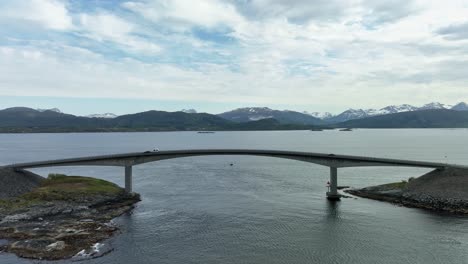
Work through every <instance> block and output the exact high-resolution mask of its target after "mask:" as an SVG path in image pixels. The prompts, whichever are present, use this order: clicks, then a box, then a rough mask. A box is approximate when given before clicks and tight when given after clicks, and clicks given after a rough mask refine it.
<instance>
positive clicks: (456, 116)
mask: <svg viewBox="0 0 468 264" xmlns="http://www.w3.org/2000/svg"><path fill="white" fill-rule="evenodd" d="M335 126H337V127H352V128H468V111H455V110H448V109H430V110H419V111H412V112H402V113H395V114H388V115H380V116H373V117H367V118H362V119H355V120H349V121H346V122H342V123H338V124H336V125H335Z"/></svg>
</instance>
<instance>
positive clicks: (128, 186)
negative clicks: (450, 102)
mask: <svg viewBox="0 0 468 264" xmlns="http://www.w3.org/2000/svg"><path fill="white" fill-rule="evenodd" d="M132 178H133V176H132V166H125V191H126V192H127V193H131V192H132Z"/></svg>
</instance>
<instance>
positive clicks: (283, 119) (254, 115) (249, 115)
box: [218, 107, 325, 125]
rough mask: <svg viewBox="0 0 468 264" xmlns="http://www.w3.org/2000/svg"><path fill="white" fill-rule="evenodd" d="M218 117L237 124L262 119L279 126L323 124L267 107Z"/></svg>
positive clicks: (319, 121)
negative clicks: (271, 120)
mask: <svg viewBox="0 0 468 264" xmlns="http://www.w3.org/2000/svg"><path fill="white" fill-rule="evenodd" d="M218 116H220V117H222V118H224V119H227V120H230V121H233V122H238V123H242V122H250V121H258V120H262V119H276V120H278V121H279V122H280V123H281V124H296V125H321V124H324V123H325V122H323V121H322V120H321V119H319V118H316V117H313V116H311V115H308V114H304V113H300V112H295V111H289V110H283V111H280V110H273V109H270V108H268V107H246V108H238V109H235V110H232V111H229V112H225V113H221V114H219V115H218Z"/></svg>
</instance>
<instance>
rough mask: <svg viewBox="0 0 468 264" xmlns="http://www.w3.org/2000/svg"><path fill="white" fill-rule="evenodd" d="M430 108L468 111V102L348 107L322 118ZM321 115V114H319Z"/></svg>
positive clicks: (339, 119)
mask: <svg viewBox="0 0 468 264" xmlns="http://www.w3.org/2000/svg"><path fill="white" fill-rule="evenodd" d="M429 109H452V110H456V111H468V105H467V104H466V103H463V102H461V103H458V104H457V105H455V106H451V105H447V104H442V103H438V102H432V103H428V104H425V105H423V106H421V107H417V106H413V105H409V104H402V105H389V106H386V107H384V108H381V109H372V108H371V109H348V110H346V111H344V112H343V113H341V114H338V115H335V116H333V115H332V116H329V117H324V118H321V119H322V120H324V121H326V122H328V123H339V122H344V121H348V120H353V119H360V118H365V117H371V116H378V115H387V114H395V113H402V112H411V111H418V110H429ZM317 117H319V115H317Z"/></svg>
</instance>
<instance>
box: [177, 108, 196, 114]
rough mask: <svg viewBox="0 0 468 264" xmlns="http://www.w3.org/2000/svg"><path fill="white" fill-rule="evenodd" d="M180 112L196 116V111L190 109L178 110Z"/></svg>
mask: <svg viewBox="0 0 468 264" xmlns="http://www.w3.org/2000/svg"><path fill="white" fill-rule="evenodd" d="M180 111H181V112H184V113H187V114H196V113H197V110H195V109H193V108H190V109H182V110H180Z"/></svg>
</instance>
